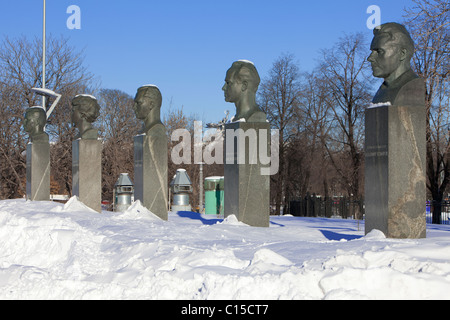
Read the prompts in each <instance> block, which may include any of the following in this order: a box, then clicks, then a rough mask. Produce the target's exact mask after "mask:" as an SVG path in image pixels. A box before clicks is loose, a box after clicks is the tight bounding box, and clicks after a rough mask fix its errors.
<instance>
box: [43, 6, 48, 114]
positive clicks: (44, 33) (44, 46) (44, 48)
mask: <svg viewBox="0 0 450 320" xmlns="http://www.w3.org/2000/svg"><path fill="white" fill-rule="evenodd" d="M45 12H46V3H45V0H44V19H43V26H42V89H45V81H46V79H45V71H46V70H45V59H46V56H45V52H46V49H47V48H46V43H45V41H46V39H45V35H46V30H45V29H46V23H45V22H46V21H45V18H46V17H45V15H46V14H45ZM42 107H43V108H44V110H46V107H45V96H42Z"/></svg>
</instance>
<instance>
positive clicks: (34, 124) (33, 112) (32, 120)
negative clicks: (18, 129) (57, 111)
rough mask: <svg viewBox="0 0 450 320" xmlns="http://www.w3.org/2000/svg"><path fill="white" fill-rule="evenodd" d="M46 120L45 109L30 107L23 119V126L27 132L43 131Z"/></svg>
mask: <svg viewBox="0 0 450 320" xmlns="http://www.w3.org/2000/svg"><path fill="white" fill-rule="evenodd" d="M45 122H46V115H45V111H41V110H38V109H33V108H32V109H28V110H27V111H26V113H25V117H24V120H23V128H24V130H25V131H26V132H27V133H39V132H43V129H44V125H45Z"/></svg>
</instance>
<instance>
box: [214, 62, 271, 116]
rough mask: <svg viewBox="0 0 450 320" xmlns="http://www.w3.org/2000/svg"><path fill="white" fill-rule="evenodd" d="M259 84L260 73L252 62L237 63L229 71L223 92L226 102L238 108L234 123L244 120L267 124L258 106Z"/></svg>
mask: <svg viewBox="0 0 450 320" xmlns="http://www.w3.org/2000/svg"><path fill="white" fill-rule="evenodd" d="M259 83H260V78H259V74H258V71H257V70H256V68H255V65H254V64H253V63H252V62H250V61H246V60H239V61H236V62H234V63H233V64H232V65H231V67H230V69H228V71H227V74H226V78H225V84H224V86H223V87H222V90H223V91H224V94H225V101H226V102H232V103H234V104H235V106H236V115H235V116H234V118H233V120H234V121H238V120H240V119H244V120H245V121H246V122H266V119H267V117H266V114H265V113H264V112H263V111H262V110H261V109H260V108H259V107H258V105H257V104H256V91H257V90H258V86H259ZM233 120H232V121H233Z"/></svg>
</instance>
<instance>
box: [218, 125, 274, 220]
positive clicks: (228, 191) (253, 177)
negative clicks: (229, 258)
mask: <svg viewBox="0 0 450 320" xmlns="http://www.w3.org/2000/svg"><path fill="white" fill-rule="evenodd" d="M224 147H225V153H224V157H225V162H224V175H225V177H224V215H225V217H227V216H229V215H235V216H236V217H237V219H238V220H239V221H241V222H243V223H246V224H248V225H250V226H254V227H269V216H270V211H269V198H270V176H269V175H268V172H267V170H268V168H270V162H268V163H265V162H267V161H266V160H265V159H267V158H268V157H269V158H270V124H269V123H246V122H235V123H229V124H226V125H225V140H224ZM264 149H265V150H264ZM261 160H263V161H261ZM263 162H264V164H263ZM261 169H266V172H265V174H261ZM263 171H264V170H263Z"/></svg>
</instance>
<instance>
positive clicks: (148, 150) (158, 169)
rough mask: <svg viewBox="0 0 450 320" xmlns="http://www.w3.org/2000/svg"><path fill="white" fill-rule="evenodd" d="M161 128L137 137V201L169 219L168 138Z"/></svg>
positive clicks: (135, 172)
mask: <svg viewBox="0 0 450 320" xmlns="http://www.w3.org/2000/svg"><path fill="white" fill-rule="evenodd" d="M158 127H160V128H155V129H151V130H150V131H149V132H148V133H147V134H143V135H139V136H136V137H134V186H135V189H134V199H135V200H140V201H141V202H142V204H143V206H144V207H146V208H147V209H148V210H150V211H151V212H152V213H154V214H155V215H157V216H158V217H160V218H161V219H163V220H168V213H167V207H168V201H169V199H168V180H167V179H168V178H167V175H168V173H167V170H168V168H167V161H168V159H167V156H168V155H167V152H168V146H167V135H166V131H165V128H164V127H163V126H158Z"/></svg>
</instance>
